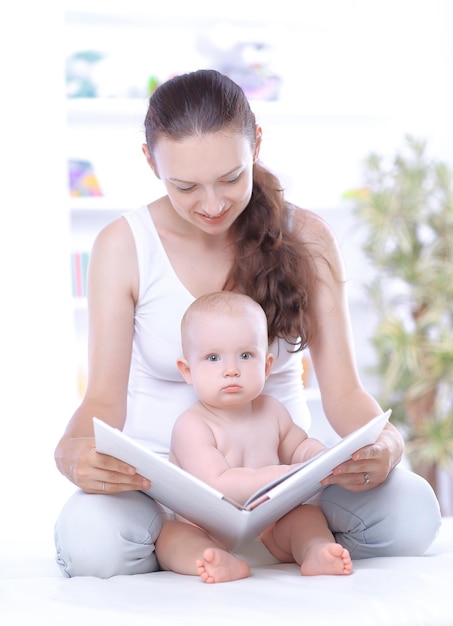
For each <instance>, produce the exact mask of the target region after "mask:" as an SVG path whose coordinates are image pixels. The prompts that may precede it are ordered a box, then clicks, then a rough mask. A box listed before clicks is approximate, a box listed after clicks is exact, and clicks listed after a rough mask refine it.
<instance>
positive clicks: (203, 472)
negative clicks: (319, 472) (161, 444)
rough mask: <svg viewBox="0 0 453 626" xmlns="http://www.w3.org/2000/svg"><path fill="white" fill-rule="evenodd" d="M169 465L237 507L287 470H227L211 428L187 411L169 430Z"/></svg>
mask: <svg viewBox="0 0 453 626" xmlns="http://www.w3.org/2000/svg"><path fill="white" fill-rule="evenodd" d="M170 461H172V462H173V463H175V464H176V465H179V466H180V467H182V468H183V469H184V470H186V471H187V472H189V473H190V474H193V475H194V476H196V477H197V478H200V479H201V480H203V481H204V482H206V483H207V484H208V485H211V487H214V488H215V489H217V490H218V491H220V492H221V493H223V494H225V495H226V496H228V497H229V498H231V499H233V500H234V501H235V502H238V503H239V504H243V503H244V502H245V501H246V500H247V499H248V498H249V497H250V496H251V495H252V494H253V493H254V492H255V491H257V490H258V489H260V488H261V487H263V486H264V485H266V484H267V483H269V482H271V481H272V480H275V479H276V478H279V477H280V476H283V475H284V474H286V473H287V472H288V470H289V467H288V465H268V466H266V467H261V468H251V467H231V466H230V465H229V464H228V462H227V460H226V459H225V456H224V455H223V454H222V453H221V452H220V450H218V448H217V444H216V440H215V436H214V433H213V432H212V430H211V428H210V427H209V426H208V424H207V423H206V422H205V421H204V420H203V419H202V418H201V417H200V415H199V414H197V413H196V411H195V412H193V411H191V410H189V411H187V412H186V413H184V414H183V415H182V416H181V417H180V418H179V419H178V420H177V422H176V424H175V426H174V428H173V435H172V443H171V451H170Z"/></svg>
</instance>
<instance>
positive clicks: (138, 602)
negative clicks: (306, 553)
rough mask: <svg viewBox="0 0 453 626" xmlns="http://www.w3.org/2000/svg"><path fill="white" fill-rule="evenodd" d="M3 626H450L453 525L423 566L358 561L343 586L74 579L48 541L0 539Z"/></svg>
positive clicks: (329, 579) (286, 569) (323, 579)
mask: <svg viewBox="0 0 453 626" xmlns="http://www.w3.org/2000/svg"><path fill="white" fill-rule="evenodd" d="M421 514H422V512H421ZM30 523H32V520H30ZM0 623H1V624H2V625H5V626H15V625H16V624H20V625H21V626H23V625H24V624H46V625H49V626H53V624H61V625H62V626H139V625H142V624H143V625H146V626H152V625H153V624H158V623H162V624H165V625H170V626H171V625H173V624H181V625H183V626H191V625H193V626H195V625H196V626H200V625H201V624H215V625H216V626H217V625H218V626H222V625H224V624H225V625H227V624H228V626H231V625H232V626H238V625H242V624H247V625H248V626H251V625H254V624H258V625H259V626H262V625H264V624H273V625H278V626H280V624H281V625H282V626H283V625H285V626H291V625H293V624H294V625H296V624H297V626H300V625H301V624H303V625H305V626H318V625H319V626H321V625H322V626H324V625H325V626H333V625H335V626H339V625H340V626H341V625H344V626H356V625H357V626H359V625H360V626H400V625H403V624H404V625H407V626H418V625H420V626H422V625H423V626H438V625H443V626H446V625H448V626H452V625H453V518H444V520H443V525H442V528H441V531H440V534H439V536H438V537H437V539H436V540H435V542H434V543H433V545H432V546H431V548H430V549H429V551H428V552H427V554H426V555H425V556H424V557H417V558H415V557H411V558H409V557H404V558H402V557H401V558H400V557H399V558H376V559H367V560H363V561H355V562H354V572H353V574H352V575H351V576H344V577H343V576H342V577H334V576H316V577H302V576H300V574H299V571H298V568H297V566H296V565H268V566H254V567H253V568H252V575H251V577H250V578H248V579H245V580H240V581H235V582H232V583H223V584H216V585H206V584H204V583H202V582H201V581H200V580H199V579H198V578H196V577H190V576H181V575H178V574H173V573H170V572H158V573H155V574H143V575H137V576H117V577H114V578H110V579H108V580H101V579H96V578H91V577H87V578H73V579H67V578H63V577H61V576H60V574H59V571H58V570H57V567H56V565H55V563H54V560H53V546H52V545H51V541H45V542H34V543H31V544H29V545H23V546H22V548H21V554H17V552H16V549H14V552H13V548H12V547H11V545H10V543H9V542H8V538H7V537H3V538H2V539H0Z"/></svg>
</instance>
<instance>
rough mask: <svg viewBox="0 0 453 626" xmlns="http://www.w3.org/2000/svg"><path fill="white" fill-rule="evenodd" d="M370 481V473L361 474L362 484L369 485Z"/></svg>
mask: <svg viewBox="0 0 453 626" xmlns="http://www.w3.org/2000/svg"><path fill="white" fill-rule="evenodd" d="M370 482H371V478H370V475H369V474H367V473H366V472H365V473H364V475H363V484H364V485H369V484H370Z"/></svg>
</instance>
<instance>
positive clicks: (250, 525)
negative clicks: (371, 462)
mask: <svg viewBox="0 0 453 626" xmlns="http://www.w3.org/2000/svg"><path fill="white" fill-rule="evenodd" d="M390 413H391V411H390V410H388V411H386V412H385V413H382V414H381V415H378V416H377V417H375V418H374V419H372V420H371V421H370V422H368V423H367V424H365V425H364V426H362V427H361V428H359V429H358V430H356V431H354V432H353V433H351V434H349V435H347V436H346V437H345V438H344V439H341V440H340V441H339V442H338V443H337V444H335V445H334V446H332V447H331V448H327V449H326V450H324V451H323V452H321V453H320V454H318V455H316V456H315V457H313V458H311V459H309V460H308V461H306V462H305V463H302V464H301V465H299V466H298V467H296V468H294V469H293V470H292V471H290V472H288V473H287V474H285V475H284V476H281V477H280V478H278V479H277V480H275V481H273V482H271V483H269V484H267V485H265V486H264V487H262V488H261V489H259V490H258V491H257V492H255V493H254V494H253V495H252V496H251V497H250V498H249V499H248V500H247V502H246V503H245V504H244V505H240V504H237V503H235V502H233V501H231V500H230V499H228V498H226V497H225V496H224V495H223V494H222V493H220V491H217V490H216V489H214V488H212V487H210V486H209V485H207V484H206V483H204V482H203V481H202V480H200V479H198V478H196V477H194V476H192V475H191V474H189V473H188V472H186V471H184V470H182V469H181V468H180V467H177V466H176V465H173V464H172V463H170V462H169V461H168V460H166V459H165V458H163V457H161V456H159V455H157V454H155V453H153V452H152V451H150V450H149V449H148V448H146V446H144V445H142V444H140V443H138V442H136V441H134V439H132V438H130V437H128V436H127V435H125V434H124V433H123V432H122V431H120V430H118V429H116V428H112V427H111V426H109V425H108V424H106V423H105V422H102V421H101V420H99V419H97V418H96V417H94V418H93V424H94V434H95V439H96V450H97V451H98V452H101V453H102V454H109V455H110V456H114V457H116V458H118V459H120V460H121V461H124V462H125V463H128V464H129V465H132V466H133V467H135V468H136V470H137V472H138V473H139V474H140V475H141V476H144V477H145V478H148V479H149V480H150V481H151V482H152V484H151V487H150V489H148V490H147V491H146V492H145V493H146V494H147V495H149V496H150V497H151V498H154V499H155V500H157V501H158V502H160V503H161V504H163V505H164V506H166V507H168V508H169V509H171V510H172V511H175V513H178V514H179V515H182V516H183V517H185V518H186V519H188V520H190V521H191V522H193V523H194V524H197V525H199V526H202V527H203V528H204V529H205V530H206V531H207V532H209V533H210V534H211V535H212V536H213V537H215V538H216V539H217V540H219V541H221V542H222V543H223V544H224V545H225V546H226V547H227V548H228V549H230V550H233V549H237V548H238V547H240V546H241V545H242V544H244V543H245V542H247V541H248V540H250V539H252V538H255V537H258V536H259V535H260V534H261V533H262V532H263V530H265V529H266V528H267V527H268V526H270V525H271V524H273V523H274V522H275V521H277V520H278V519H280V518H281V517H283V515H285V514H286V513H288V512H289V511H290V510H291V509H293V508H294V507H296V506H298V505H299V504H302V503H303V502H306V501H307V500H309V499H310V498H311V497H312V496H314V495H315V494H316V493H317V492H319V491H320V490H321V488H322V487H321V485H320V482H321V480H323V479H324V478H325V477H326V476H328V475H329V474H330V473H331V472H332V470H333V469H334V468H335V467H336V466H337V465H339V464H340V463H343V462H344V461H346V460H348V459H349V458H350V457H351V455H352V454H353V453H354V452H355V451H356V450H358V449H359V448H362V447H363V446H366V445H368V444H371V443H374V442H375V441H376V439H377V438H378V436H379V433H380V432H381V430H382V429H383V427H384V425H385V424H386V422H387V421H388V419H389V417H390Z"/></svg>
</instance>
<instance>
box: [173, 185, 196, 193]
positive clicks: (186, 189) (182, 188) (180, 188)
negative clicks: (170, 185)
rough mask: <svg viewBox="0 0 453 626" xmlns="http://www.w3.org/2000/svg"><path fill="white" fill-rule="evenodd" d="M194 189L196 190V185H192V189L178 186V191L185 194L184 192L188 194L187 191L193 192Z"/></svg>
mask: <svg viewBox="0 0 453 626" xmlns="http://www.w3.org/2000/svg"><path fill="white" fill-rule="evenodd" d="M194 188H195V187H194V185H192V186H191V187H178V186H176V189H177V190H178V191H183V192H184V191H186V192H187V191H192V189H194Z"/></svg>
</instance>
